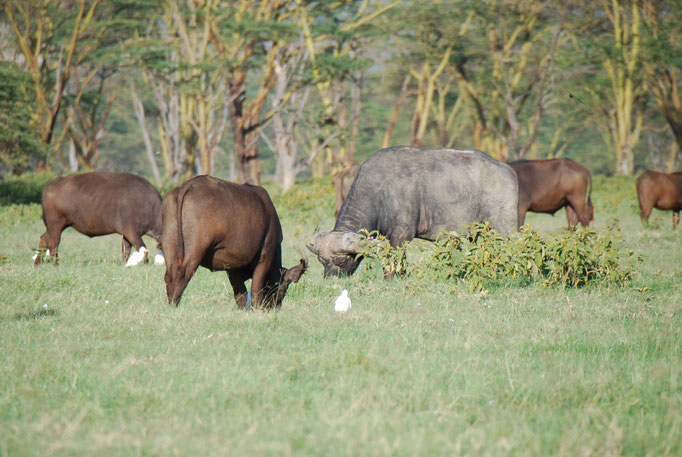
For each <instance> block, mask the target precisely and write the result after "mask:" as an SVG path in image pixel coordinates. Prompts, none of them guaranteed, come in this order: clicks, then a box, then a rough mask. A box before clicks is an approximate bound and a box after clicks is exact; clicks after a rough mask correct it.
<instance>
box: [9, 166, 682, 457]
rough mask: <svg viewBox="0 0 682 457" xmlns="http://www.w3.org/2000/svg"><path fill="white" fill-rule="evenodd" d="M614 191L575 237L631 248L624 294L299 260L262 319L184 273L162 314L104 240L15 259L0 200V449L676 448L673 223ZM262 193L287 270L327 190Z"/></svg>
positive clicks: (680, 269) (28, 231)
mask: <svg viewBox="0 0 682 457" xmlns="http://www.w3.org/2000/svg"><path fill="white" fill-rule="evenodd" d="M602 185H603V187H604V191H603V192H601V187H600V186H602ZM633 186H634V185H633V181H632V180H629V181H628V180H623V181H622V182H615V181H614V182H612V181H610V180H604V179H602V178H600V179H599V180H595V194H594V202H595V208H596V215H595V217H596V218H597V220H596V222H595V226H596V227H597V228H600V227H604V226H605V225H606V223H607V221H608V220H609V219H611V218H613V217H617V218H618V220H619V226H620V227H621V229H622V231H623V234H624V236H625V238H626V239H627V241H628V243H629V244H630V246H631V247H632V249H634V250H636V251H637V252H641V253H643V254H645V260H644V262H643V263H642V264H641V273H640V275H639V276H638V277H637V279H635V280H634V281H633V282H632V283H630V284H629V285H627V286H626V287H622V288H620V287H604V286H602V285H599V284H595V285H591V286H588V287H583V288H580V289H566V290H564V289H561V288H558V287H554V288H542V287H539V286H533V287H511V286H505V287H499V288H492V289H490V290H489V291H487V293H481V294H479V293H469V292H468V290H467V289H466V288H463V287H453V286H454V285H455V284H454V283H446V282H434V281H426V280H419V279H417V278H415V277H408V278H406V279H404V280H395V281H383V280H381V279H378V276H380V275H379V274H377V272H376V271H367V270H366V268H365V267H364V266H361V267H360V269H359V270H358V273H356V275H355V276H353V277H351V278H346V279H333V280H331V279H330V280H324V279H323V278H322V268H321V265H320V264H319V263H318V262H317V260H316V259H314V258H311V259H310V260H311V262H310V269H309V271H308V272H307V273H306V274H305V275H304V276H303V278H302V280H301V282H300V283H298V284H295V285H292V286H291V287H290V289H289V293H288V294H287V297H286V298H285V300H284V304H283V306H282V309H281V311H279V312H270V313H265V312H240V311H237V310H236V305H235V303H234V300H233V298H232V291H231V289H230V286H229V283H228V282H227V280H226V279H227V278H226V275H225V274H224V273H210V272H209V271H207V270H205V269H201V270H199V272H198V273H197V274H196V275H195V277H194V278H193V279H192V281H191V282H190V284H189V287H188V288H187V291H186V292H185V295H184V297H183V301H182V303H181V304H180V306H179V307H178V308H172V307H169V306H168V305H167V303H166V299H165V286H164V283H163V273H164V272H163V268H161V267H154V266H141V267H136V268H134V269H130V268H125V267H123V265H122V264H121V262H120V238H119V237H117V236H110V237H101V238H94V239H88V238H86V237H84V236H82V235H80V234H78V233H76V232H74V231H72V230H70V229H69V230H67V231H66V232H65V233H64V236H63V240H62V244H61V245H60V263H61V266H60V267H59V268H53V267H51V266H44V267H41V268H33V267H32V266H31V255H32V251H31V248H34V247H37V244H38V238H39V236H40V234H41V233H42V232H43V231H44V227H43V224H42V221H41V220H40V208H39V206H38V205H22V206H5V207H0V303H1V304H0V348H2V354H1V355H0V456H34V455H41V456H49V455H60V456H61V455H79V456H91V455H98V456H109V455H113V456H118V455H121V456H123V455H125V456H128V455H132V456H147V455H159V456H175V455H177V456H188V455H192V456H204V455H221V456H222V455H258V456H261V455H266V456H268V455H272V456H281V455H310V456H321V455H324V456H337V455H348V456H365V455H366V456H377V455H391V456H394V455H398V456H401V455H405V456H407V455H475V456H501V455H510V456H511V455H513V456H548V455H555V456H577V455H585V456H590V455H593V456H604V455H615V456H618V455H624V456H644V455H655V456H658V455H669V456H675V455H682V439H681V438H680V432H681V429H682V388H681V383H682V379H681V378H682V372H681V369H682V363H681V362H682V338H681V336H682V335H681V333H682V332H681V329H682V291H681V290H680V289H681V288H682V280H681V279H682V255H681V254H682V252H681V251H682V249H681V248H682V245H681V239H682V230H679V229H678V230H677V231H676V232H673V231H672V230H671V220H670V219H671V216H670V213H663V212H657V213H655V214H654V218H658V220H659V221H660V224H659V225H658V228H656V227H655V226H652V227H648V228H642V226H641V224H640V222H639V218H638V216H637V208H636V203H634V206H633V202H632V196H633V195H634V193H633V190H632V189H631V187H632V188H633ZM619 193H620V194H622V195H620V196H619ZM271 194H272V195H273V200H274V201H275V204H276V206H277V209H278V211H279V214H280V218H281V220H282V225H283V227H284V230H285V239H284V244H283V246H284V258H285V262H284V263H285V265H286V266H290V265H292V264H294V263H295V262H296V261H297V252H296V251H295V250H294V247H295V246H299V247H303V246H304V244H305V242H306V241H309V240H310V239H311V238H312V236H313V233H314V230H315V229H316V228H317V229H319V230H329V229H330V228H331V227H332V225H333V217H332V216H333V211H334V207H333V193H332V192H331V187H330V186H329V184H328V183H327V184H325V185H322V186H316V185H312V184H304V185H303V186H301V187H300V188H298V189H297V190H295V191H294V192H292V193H290V194H287V195H285V196H279V195H275V192H274V191H272V190H271ZM655 220H656V219H654V221H655ZM565 221H566V219H565V214H564V212H563V211H561V212H560V213H558V214H557V215H555V216H554V217H550V216H547V215H530V217H529V222H530V223H531V224H532V225H533V226H534V227H535V228H537V229H540V230H543V231H560V230H564V227H565V223H566V222H565ZM654 225H655V224H654ZM148 241H149V242H148V245H149V246H150V249H151V250H152V254H153V253H154V252H155V249H154V243H152V242H151V240H148ZM408 260H409V259H408ZM342 288H347V289H348V290H349V292H350V296H351V298H352V300H353V308H352V310H351V311H350V312H349V313H346V314H344V315H337V314H336V313H335V312H334V310H333V300H334V297H335V296H336V295H338V294H339V292H340V290H341V289H342ZM44 304H46V305H47V309H44V308H43V305H44Z"/></svg>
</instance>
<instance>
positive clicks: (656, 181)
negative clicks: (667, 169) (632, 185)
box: [637, 171, 682, 229]
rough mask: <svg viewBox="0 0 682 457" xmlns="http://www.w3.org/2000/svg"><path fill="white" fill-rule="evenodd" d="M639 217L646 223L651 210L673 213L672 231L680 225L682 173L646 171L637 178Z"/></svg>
mask: <svg viewBox="0 0 682 457" xmlns="http://www.w3.org/2000/svg"><path fill="white" fill-rule="evenodd" d="M637 199H638V200H639V216H640V217H641V218H642V222H648V221H649V216H650V215H651V208H656V209H661V210H664V211H667V210H672V212H673V229H676V228H677V225H678V224H679V223H680V210H681V209H682V172H677V173H670V174H666V173H661V172H659V171H647V172H645V173H643V174H642V175H641V176H640V177H639V178H637Z"/></svg>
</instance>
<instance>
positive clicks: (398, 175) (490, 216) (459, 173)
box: [308, 146, 518, 277]
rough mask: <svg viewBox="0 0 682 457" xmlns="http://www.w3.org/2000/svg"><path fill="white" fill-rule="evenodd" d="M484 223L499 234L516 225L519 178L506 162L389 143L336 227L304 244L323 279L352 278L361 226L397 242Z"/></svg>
mask: <svg viewBox="0 0 682 457" xmlns="http://www.w3.org/2000/svg"><path fill="white" fill-rule="evenodd" d="M484 221H489V222H490V224H491V226H492V227H493V228H495V229H497V230H498V231H499V232H500V233H502V234H504V235H507V234H509V233H511V232H512V231H514V230H516V228H517V227H518V186H517V179H516V174H515V173H514V171H513V170H512V169H511V168H510V167H509V166H508V165H506V164H504V163H502V162H498V161H497V160H494V159H492V158H491V157H489V156H488V155H487V154H485V153H483V152H481V151H476V150H454V149H427V148H417V147H409V146H400V147H392V148H387V149H382V150H380V151H377V152H375V153H374V154H373V155H372V156H371V157H370V158H369V159H367V160H366V161H365V162H364V163H363V164H362V165H361V167H360V170H359V172H358V175H357V177H356V178H355V181H354V182H353V185H352V187H351V189H350V192H349V193H348V196H347V197H346V200H345V201H344V203H343V205H342V206H341V210H340V211H339V215H338V218H337V219H336V225H335V226H334V230H333V231H331V232H325V233H320V234H319V235H318V236H317V237H316V238H315V240H314V242H313V243H309V244H308V249H310V250H311V251H312V252H313V253H315V254H316V255H317V257H318V259H319V261H320V262H321V263H322V265H324V275H325V277H328V276H342V275H350V274H353V272H355V270H356V269H357V267H358V265H359V263H360V260H361V258H360V259H356V257H357V254H358V253H359V252H360V246H359V239H358V236H357V233H358V232H360V231H361V230H363V229H365V230H367V231H374V230H376V231H378V232H379V233H381V234H382V235H384V236H386V237H387V238H388V239H389V241H390V243H391V245H392V246H399V245H401V244H403V243H404V242H406V241H409V240H412V239H413V238H422V239H425V240H431V241H433V240H435V239H436V238H437V237H438V235H439V234H440V233H441V232H442V231H444V230H445V231H453V230H459V229H461V228H462V226H464V225H467V224H471V223H474V222H484Z"/></svg>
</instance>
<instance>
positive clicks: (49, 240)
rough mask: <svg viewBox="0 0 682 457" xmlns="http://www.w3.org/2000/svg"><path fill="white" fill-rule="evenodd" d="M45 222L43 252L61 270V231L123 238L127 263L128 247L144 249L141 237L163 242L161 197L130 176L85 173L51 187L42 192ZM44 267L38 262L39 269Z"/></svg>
mask: <svg viewBox="0 0 682 457" xmlns="http://www.w3.org/2000/svg"><path fill="white" fill-rule="evenodd" d="M43 222H44V223H45V227H47V230H46V231H45V233H43V234H42V235H41V236H40V246H39V249H41V250H44V249H47V250H49V255H50V256H54V259H55V262H54V263H55V265H56V264H57V260H58V256H57V248H58V247H59V241H60V239H61V236H62V231H63V230H64V229H65V228H67V227H73V228H74V229H76V230H77V231H79V232H80V233H82V234H83V235H87V236H89V237H93V236H100V235H110V234H112V233H120V234H121V235H123V243H122V251H123V261H124V262H125V261H126V260H127V259H128V257H129V256H130V246H131V245H133V246H135V249H137V250H138V251H139V250H140V248H142V247H145V248H146V246H145V244H144V242H143V241H142V235H149V236H151V237H152V238H154V239H155V240H156V241H157V242H159V241H160V240H161V196H160V195H159V192H157V190H156V189H154V187H153V186H152V185H151V184H150V183H149V181H147V180H146V179H144V178H141V177H140V176H137V175H133V174H130V173H101V172H93V173H83V174H77V175H70V176H65V177H62V178H57V179H54V180H52V181H50V182H49V183H48V184H47V186H45V189H43ZM41 261H42V257H41V255H37V256H36V257H35V262H34V263H35V264H36V265H38V264H40V263H41Z"/></svg>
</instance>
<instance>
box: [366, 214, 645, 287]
mask: <svg viewBox="0 0 682 457" xmlns="http://www.w3.org/2000/svg"><path fill="white" fill-rule="evenodd" d="M361 237H362V240H361V245H362V247H363V248H362V252H361V254H360V255H361V256H363V257H365V258H367V259H370V260H371V259H376V260H377V261H378V263H379V264H380V265H381V266H382V267H383V268H384V272H385V275H386V276H389V277H390V276H392V275H393V274H405V272H406V271H407V258H406V255H405V246H402V247H400V248H392V247H391V246H390V244H389V243H388V241H387V240H386V238H385V237H382V236H379V235H378V234H376V232H372V233H369V234H368V233H365V234H364V235H361ZM423 254H425V255H424V256H423V259H422V261H421V262H416V263H415V265H414V271H413V273H414V274H416V275H418V276H420V277H423V276H433V277H435V278H436V279H440V280H453V279H455V280H462V281H463V282H464V283H465V284H467V285H468V287H469V288H470V289H471V290H472V291H473V290H481V289H483V288H485V287H489V286H491V285H494V284H503V283H505V282H510V281H513V282H517V283H522V284H530V283H536V282H542V285H543V286H551V285H554V284H559V285H561V286H562V287H580V286H583V285H586V284H588V283H590V282H601V283H608V284H616V285H622V284H624V283H625V282H627V281H629V280H630V279H632V277H633V276H634V275H635V274H636V272H637V264H638V263H639V262H640V261H641V260H642V257H641V255H635V254H634V253H633V252H632V251H631V250H627V249H624V248H623V241H622V236H621V234H620V232H619V231H618V230H617V229H616V227H615V226H613V225H612V226H609V227H607V229H606V230H604V231H600V232H596V231H594V230H590V229H586V228H578V229H576V230H575V231H569V232H564V233H558V234H543V233H540V232H537V231H535V230H533V229H531V228H530V227H528V226H524V227H522V228H521V229H520V230H519V231H518V232H516V233H514V234H512V235H511V236H509V237H503V236H501V235H500V234H499V233H498V232H497V231H495V230H493V229H492V228H491V227H490V224H488V223H485V224H479V223H477V224H472V225H471V226H467V227H464V230H463V233H461V234H460V233H454V232H452V233H446V232H444V233H443V235H442V236H441V237H439V238H438V240H436V241H435V242H434V243H433V244H431V245H430V247H428V248H426V251H425V252H424V253H423Z"/></svg>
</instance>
